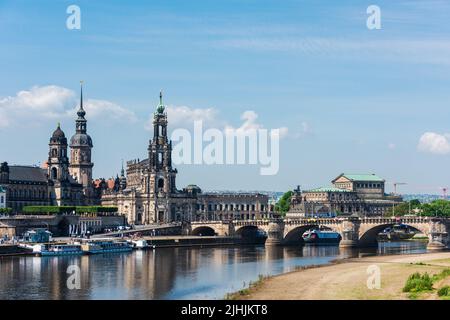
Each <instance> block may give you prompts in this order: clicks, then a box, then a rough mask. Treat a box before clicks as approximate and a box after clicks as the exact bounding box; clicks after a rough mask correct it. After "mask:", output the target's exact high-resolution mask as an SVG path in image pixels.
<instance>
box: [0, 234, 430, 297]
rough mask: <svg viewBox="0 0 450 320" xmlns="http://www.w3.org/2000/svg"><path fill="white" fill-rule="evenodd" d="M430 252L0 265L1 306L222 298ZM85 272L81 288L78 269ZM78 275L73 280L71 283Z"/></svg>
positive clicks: (195, 252)
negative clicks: (345, 262)
mask: <svg viewBox="0 0 450 320" xmlns="http://www.w3.org/2000/svg"><path fill="white" fill-rule="evenodd" d="M422 252H426V242H421V241H405V242H391V243H380V244H379V246H378V248H372V249H342V248H339V247H338V246H297V247H264V246H242V247H218V248H211V247H208V248H165V249H156V250H147V251H133V252H130V253H114V254H100V255H92V256H72V257H69V256H68V257H33V256H21V257H20V256H15V257H2V258H0V299H222V298H223V297H224V296H225V295H226V294H227V293H229V292H234V291H237V290H240V289H242V288H244V287H247V286H248V284H249V281H255V280H257V279H258V276H259V275H276V274H280V273H284V272H288V271H291V270H294V269H295V268H296V267H299V266H309V265H320V264H326V263H328V262H330V261H332V260H334V259H340V258H347V257H358V256H364V255H382V254H398V253H422ZM73 265H75V266H78V268H77V267H75V270H79V273H76V274H79V279H80V281H79V282H78V283H79V289H77V288H73V286H72V289H69V288H68V285H67V283H68V282H69V287H70V284H72V285H73V284H77V282H76V281H74V276H72V272H73V267H72V268H71V269H72V271H71V269H69V271H70V273H67V271H68V268H69V267H70V266H73ZM71 276H72V277H71Z"/></svg>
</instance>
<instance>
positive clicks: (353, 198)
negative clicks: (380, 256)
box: [287, 173, 403, 217]
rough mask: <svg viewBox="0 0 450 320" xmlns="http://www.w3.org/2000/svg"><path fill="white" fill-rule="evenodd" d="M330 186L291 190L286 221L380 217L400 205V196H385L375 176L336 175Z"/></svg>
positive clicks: (382, 185) (380, 181)
mask: <svg viewBox="0 0 450 320" xmlns="http://www.w3.org/2000/svg"><path fill="white" fill-rule="evenodd" d="M331 183H332V186H329V187H321V188H316V189H311V190H304V191H302V190H300V187H297V189H295V190H294V192H293V195H292V197H291V206H290V209H289V212H288V213H287V217H299V216H300V217H302V216H308V215H311V216H314V215H320V214H324V213H335V214H340V215H352V214H356V215H363V216H382V215H384V214H385V213H386V212H387V211H388V210H389V209H390V208H392V206H394V205H396V204H398V203H401V202H402V201H403V199H402V197H401V196H398V195H393V194H386V193H385V180H384V179H382V178H380V177H378V176H377V175H375V174H344V173H343V174H340V175H339V176H338V177H336V178H335V179H333V180H332V181H331Z"/></svg>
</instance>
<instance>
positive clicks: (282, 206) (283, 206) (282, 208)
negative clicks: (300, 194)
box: [275, 191, 293, 216]
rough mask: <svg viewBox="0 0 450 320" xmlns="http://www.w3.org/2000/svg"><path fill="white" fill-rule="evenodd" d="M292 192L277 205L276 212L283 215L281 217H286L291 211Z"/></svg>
mask: <svg viewBox="0 0 450 320" xmlns="http://www.w3.org/2000/svg"><path fill="white" fill-rule="evenodd" d="M292 193H293V192H292V191H288V192H286V193H285V194H283V196H282V197H281V199H280V200H278V202H277V203H276V205H275V211H277V212H279V213H281V215H283V216H284V215H286V212H288V211H289V206H290V204H291V197H292Z"/></svg>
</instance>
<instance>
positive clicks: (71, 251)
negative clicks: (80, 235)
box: [33, 244, 83, 256]
mask: <svg viewBox="0 0 450 320" xmlns="http://www.w3.org/2000/svg"><path fill="white" fill-rule="evenodd" d="M33 253H35V254H38V255H40V256H67V255H81V254H83V251H82V250H81V245H79V244H36V245H34V246H33Z"/></svg>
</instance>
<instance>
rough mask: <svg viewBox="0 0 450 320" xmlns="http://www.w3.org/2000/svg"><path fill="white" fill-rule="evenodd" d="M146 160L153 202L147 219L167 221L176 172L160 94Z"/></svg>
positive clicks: (174, 190)
mask: <svg viewBox="0 0 450 320" xmlns="http://www.w3.org/2000/svg"><path fill="white" fill-rule="evenodd" d="M148 159H149V160H148V161H149V162H148V164H149V166H148V180H149V181H148V183H147V186H148V188H149V190H147V193H148V194H149V196H150V198H151V200H154V207H153V206H152V207H153V208H150V210H149V211H150V217H149V219H150V220H153V221H155V222H156V221H157V222H162V221H169V219H170V217H169V215H170V212H169V211H170V208H169V201H168V199H169V198H170V197H171V195H172V194H173V193H175V192H176V185H175V178H176V174H177V170H176V169H173V168H172V141H169V139H168V137H167V113H166V112H165V107H164V104H163V101H162V92H160V94H159V105H158V107H157V108H156V112H155V113H154V114H153V139H151V140H150V141H149V146H148ZM152 213H153V217H152Z"/></svg>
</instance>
